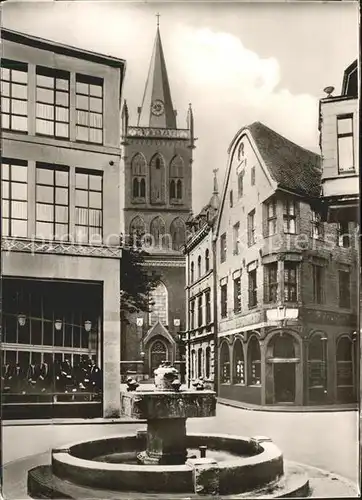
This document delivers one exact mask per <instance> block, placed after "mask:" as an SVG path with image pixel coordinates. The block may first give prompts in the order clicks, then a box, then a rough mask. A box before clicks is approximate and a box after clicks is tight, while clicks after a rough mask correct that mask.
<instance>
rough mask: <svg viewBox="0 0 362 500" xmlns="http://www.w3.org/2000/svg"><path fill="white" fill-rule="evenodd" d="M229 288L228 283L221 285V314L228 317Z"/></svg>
mask: <svg viewBox="0 0 362 500" xmlns="http://www.w3.org/2000/svg"><path fill="white" fill-rule="evenodd" d="M227 309H228V290H227V283H223V284H222V285H220V316H221V318H227V315H228V310H227Z"/></svg>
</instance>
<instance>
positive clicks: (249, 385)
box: [247, 384, 261, 387]
mask: <svg viewBox="0 0 362 500" xmlns="http://www.w3.org/2000/svg"><path fill="white" fill-rule="evenodd" d="M247 387H261V384H248V385H247Z"/></svg>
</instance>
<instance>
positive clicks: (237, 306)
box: [234, 276, 241, 314]
mask: <svg viewBox="0 0 362 500" xmlns="http://www.w3.org/2000/svg"><path fill="white" fill-rule="evenodd" d="M240 311H241V278H240V276H239V277H238V278H235V279H234V313H236V314H237V313H239V312H240Z"/></svg>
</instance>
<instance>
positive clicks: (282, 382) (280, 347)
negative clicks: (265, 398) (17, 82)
mask: <svg viewBox="0 0 362 500" xmlns="http://www.w3.org/2000/svg"><path fill="white" fill-rule="evenodd" d="M272 343H273V361H274V363H273V368H274V374H273V375H274V377H273V378H274V401H275V403H295V382H296V376H295V362H296V358H295V349H294V339H293V337H292V336H291V335H288V334H283V335H276V336H275V337H274V338H273V340H272Z"/></svg>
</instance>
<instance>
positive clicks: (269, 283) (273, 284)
mask: <svg viewBox="0 0 362 500" xmlns="http://www.w3.org/2000/svg"><path fill="white" fill-rule="evenodd" d="M264 270H265V272H266V280H265V281H266V293H265V302H267V303H268V304H273V303H276V302H277V301H278V290H279V280H278V263H277V262H271V263H270V264H265V267H264ZM272 270H273V271H274V270H275V279H273V280H271V277H270V276H271V271H272ZM273 290H275V299H273V298H272V295H273V293H272V291H273Z"/></svg>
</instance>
